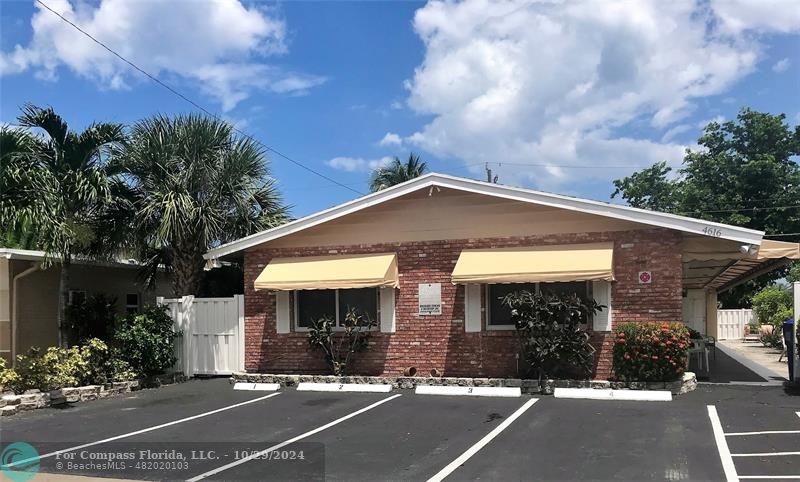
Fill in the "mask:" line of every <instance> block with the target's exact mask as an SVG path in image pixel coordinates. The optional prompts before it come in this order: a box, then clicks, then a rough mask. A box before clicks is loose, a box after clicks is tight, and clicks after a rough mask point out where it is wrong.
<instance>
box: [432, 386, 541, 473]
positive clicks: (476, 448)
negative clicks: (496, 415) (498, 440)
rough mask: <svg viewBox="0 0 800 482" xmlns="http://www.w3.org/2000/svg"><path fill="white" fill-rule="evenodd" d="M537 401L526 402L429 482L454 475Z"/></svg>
mask: <svg viewBox="0 0 800 482" xmlns="http://www.w3.org/2000/svg"><path fill="white" fill-rule="evenodd" d="M537 400H538V399H537V398H532V399H530V400H528V401H527V402H525V403H524V404H523V405H522V406H521V407H520V408H518V409H517V411H516V412H514V413H512V414H511V416H510V417H508V418H507V419H505V420H504V421H503V423H501V424H500V425H498V426H497V427H495V428H494V430H492V431H491V432H489V433H488V434H486V435H485V436H484V437H483V438H482V439H480V440H478V443H476V444H475V445H473V446H472V447H470V448H469V449H468V450H467V451H466V452H464V453H463V454H461V455H460V456H459V457H458V458H457V459H455V460H454V461H452V462H450V463H449V464H448V465H447V467H445V468H443V469H442V470H440V471H439V472H438V473H437V474H436V475H434V476H433V477H431V478H430V479H428V482H440V481H442V480H444V478H445V477H447V476H448V475H450V474H451V473H453V471H454V470H456V469H457V468H458V467H459V466H461V465H462V464H463V463H464V462H466V461H467V460H469V459H470V457H472V456H473V455H475V454H476V453H478V451H479V450H480V449H482V448H483V447H485V446H486V444H488V443H489V442H491V441H492V439H494V438H495V437H497V436H498V435H500V432H502V431H503V430H505V429H507V428H508V426H509V425H511V424H512V423H513V422H514V420H516V419H517V418H519V417H520V415H522V414H523V413H525V411H526V410H528V409H529V408H531V405H533V404H534V403H536V401H537Z"/></svg>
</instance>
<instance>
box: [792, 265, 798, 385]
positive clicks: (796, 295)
mask: <svg viewBox="0 0 800 482" xmlns="http://www.w3.org/2000/svg"><path fill="white" fill-rule="evenodd" d="M792 286H793V288H794V290H793V291H794V296H793V298H794V323H793V324H792V341H794V343H795V346H794V360H792V363H794V381H795V382H796V383H800V363H798V362H797V360H798V356H797V355H798V353H797V352H798V351H800V347H798V346H797V324H798V323H800V281H795V282H794V283H792Z"/></svg>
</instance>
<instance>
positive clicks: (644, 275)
mask: <svg viewBox="0 0 800 482" xmlns="http://www.w3.org/2000/svg"><path fill="white" fill-rule="evenodd" d="M651 279H652V276H651V275H650V272H649V271H642V272H641V273H639V281H641V282H642V283H649V282H650V280H651Z"/></svg>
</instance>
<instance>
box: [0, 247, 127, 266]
mask: <svg viewBox="0 0 800 482" xmlns="http://www.w3.org/2000/svg"><path fill="white" fill-rule="evenodd" d="M0 258H6V259H17V260H20V261H42V260H44V259H45V258H47V253H46V252H44V251H35V250H31V249H14V248H0ZM50 258H52V259H56V260H57V259H58V257H57V256H50ZM72 262H73V263H75V264H82V265H92V266H104V267H108V268H132V267H133V268H139V267H141V266H142V264H141V263H135V262H130V261H124V260H117V261H107V260H94V259H89V258H83V257H80V256H73V258H72Z"/></svg>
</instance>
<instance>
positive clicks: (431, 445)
mask: <svg viewBox="0 0 800 482" xmlns="http://www.w3.org/2000/svg"><path fill="white" fill-rule="evenodd" d="M798 411H800V396H792V395H789V394H786V393H784V391H783V389H782V388H780V387H753V386H722V385H706V386H700V387H699V388H698V389H697V390H696V391H695V392H693V393H690V394H688V395H684V396H680V397H677V398H676V399H675V400H673V401H672V402H619V401H590V400H564V399H555V398H553V397H538V398H531V397H525V396H523V397H521V398H482V397H463V396H462V397H449V396H432V395H427V396H424V395H415V394H413V393H410V391H408V390H401V391H397V390H395V391H393V392H390V393H381V394H377V393H375V394H363V393H318V392H297V391H295V390H291V389H289V390H284V391H281V392H276V393H269V392H247V391H233V390H232V388H231V385H229V384H228V382H227V380H222V379H216V380H197V381H192V382H188V383H184V384H180V385H173V386H169V387H163V388H161V389H158V390H144V391H140V392H135V393H133V394H130V395H129V396H126V397H124V398H117V399H111V400H102V401H97V402H92V403H83V404H76V405H75V406H73V407H70V408H65V409H45V410H38V411H35V412H30V413H26V414H23V415H20V416H16V417H12V418H9V419H4V420H2V421H1V422H0V441H2V444H3V446H4V447H5V446H7V445H8V444H10V443H13V442H18V441H23V442H27V443H30V444H31V445H33V446H34V447H35V448H36V450H37V451H38V452H39V454H40V455H42V458H41V460H40V473H53V474H72V475H85V476H94V477H108V478H127V479H147V480H264V479H270V480H322V479H326V480H430V479H433V480H442V479H446V480H576V479H581V480H609V479H615V480H637V481H638V480H726V478H727V479H728V480H736V478H740V479H745V480H746V479H748V478H773V477H783V478H788V477H791V476H794V477H796V478H800V415H798V413H797V412H798ZM712 412H713V415H712ZM720 439H721V440H722V441H723V442H724V443H722V444H721V443H720ZM147 450H149V451H150V454H149V455H147V456H146V457H143V456H141V455H140V454H141V451H147ZM265 450H268V451H267V452H263V451H265ZM57 451H63V453H60V454H55V452H57ZM129 453H133V454H136V455H135V457H134V458H132V459H125V458H124V457H126V456H127V455H126V454H129ZM259 453H260V454H259ZM176 454H180V455H182V456H183V457H185V458H184V459H178V458H177V457H178V455H176ZM253 455H258V456H256V457H253ZM111 457H114V458H115V459H114V460H109V458H111ZM112 462H113V463H112ZM137 463H138V465H137ZM59 464H60V465H59ZM123 465H124V468H123V467H122V466H123ZM32 480H36V478H34V479H32Z"/></svg>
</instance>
